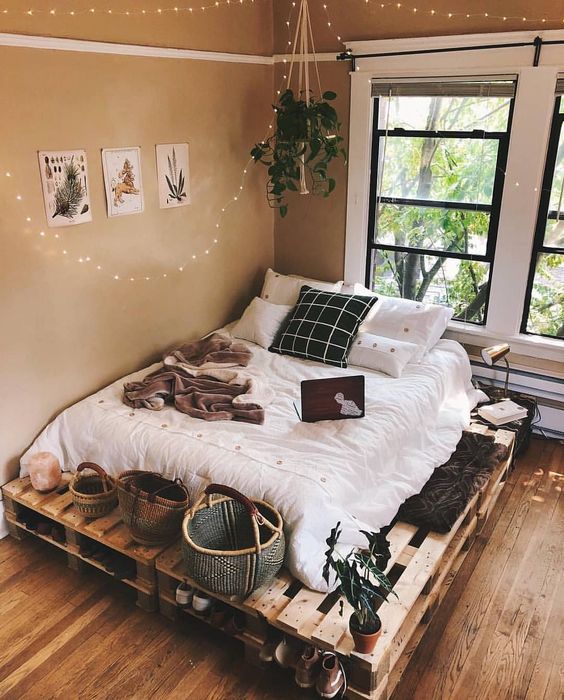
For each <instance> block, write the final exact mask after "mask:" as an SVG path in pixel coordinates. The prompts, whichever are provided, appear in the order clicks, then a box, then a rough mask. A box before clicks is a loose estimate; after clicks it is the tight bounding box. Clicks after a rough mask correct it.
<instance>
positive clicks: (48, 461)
mask: <svg viewBox="0 0 564 700" xmlns="http://www.w3.org/2000/svg"><path fill="white" fill-rule="evenodd" d="M27 468H28V470H29V478H30V480H31V485H32V486H33V488H34V489H35V490H36V491H39V492H41V493H48V492H49V491H53V490H54V489H56V488H57V486H58V485H59V484H60V483H61V465H60V464H59V460H58V459H57V458H56V457H55V455H54V454H52V453H51V452H36V453H35V454H34V455H32V456H31V457H30V458H29V462H28V464H27Z"/></svg>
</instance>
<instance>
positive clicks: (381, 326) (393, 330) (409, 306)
mask: <svg viewBox="0 0 564 700" xmlns="http://www.w3.org/2000/svg"><path fill="white" fill-rule="evenodd" d="M354 293H355V294H364V295H367V294H369V293H371V294H373V295H374V294H375V295H376V296H377V297H378V302H377V303H376V305H375V306H374V308H373V309H372V311H371V312H370V314H369V316H368V317H367V319H366V320H365V321H364V323H363V324H362V326H361V327H360V330H361V331H362V332H364V333H373V334H374V335H380V336H385V337H386V338H393V339H395V340H401V341H407V342H409V343H415V344H416V345H418V346H419V352H418V353H417V354H416V355H415V357H414V358H413V361H414V362H421V360H422V358H423V356H424V355H425V354H426V353H427V352H429V350H431V348H433V347H434V346H435V345H436V344H437V342H438V340H439V338H440V337H441V336H442V334H443V333H444V332H445V330H446V327H447V324H448V322H449V321H450V319H451V318H452V315H453V313H454V311H453V309H451V308H450V307H449V306H439V305H438V304H425V303H423V302H421V301H412V300H411V299H400V298H397V297H386V296H382V295H381V294H378V293H377V292H376V293H375V292H370V290H368V289H366V287H363V286H362V285H361V284H355V285H354Z"/></svg>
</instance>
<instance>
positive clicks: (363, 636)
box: [323, 522, 396, 654]
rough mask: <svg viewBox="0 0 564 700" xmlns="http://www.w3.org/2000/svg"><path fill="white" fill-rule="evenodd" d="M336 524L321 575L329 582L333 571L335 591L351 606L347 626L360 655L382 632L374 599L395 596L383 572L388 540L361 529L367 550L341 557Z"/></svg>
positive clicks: (386, 561)
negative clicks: (366, 542)
mask: <svg viewBox="0 0 564 700" xmlns="http://www.w3.org/2000/svg"><path fill="white" fill-rule="evenodd" d="M340 525H341V523H340V522H339V523H337V525H336V526H335V527H334V528H333V529H332V530H331V534H330V536H329V537H328V538H327V540H326V542H327V545H328V546H329V549H328V550H327V551H326V552H325V565H324V566H323V578H324V579H325V582H326V583H327V585H329V584H330V574H331V571H333V572H334V574H335V580H336V582H338V585H337V587H336V590H337V591H339V592H340V593H341V594H342V595H343V596H344V597H345V598H346V600H347V601H348V603H349V604H350V605H351V607H352V608H353V609H354V611H353V613H352V615H351V617H350V619H349V629H350V632H351V635H352V638H353V640H354V646H355V649H356V651H358V652H360V653H361V654H370V652H371V651H372V650H373V649H374V647H375V646H376V642H377V641H378V637H379V636H380V633H381V631H382V622H381V620H380V618H379V616H378V613H377V612H376V609H375V608H376V606H375V603H376V602H377V599H382V600H386V598H387V597H388V594H389V593H393V594H394V595H396V593H395V591H394V590H393V589H392V584H391V582H390V580H389V579H388V577H387V576H386V575H385V574H384V571H383V569H385V568H386V564H387V563H388V560H389V559H390V548H389V542H388V540H387V539H386V536H385V535H383V534H380V533H376V532H366V531H365V530H361V533H362V534H363V535H364V536H365V537H366V539H367V541H368V549H359V548H355V549H352V550H351V551H350V552H349V553H348V554H347V555H346V556H343V555H342V554H340V552H338V551H337V549H336V546H337V543H338V541H339V537H340V535H341V530H340ZM342 614H343V601H342V600H341V615H342Z"/></svg>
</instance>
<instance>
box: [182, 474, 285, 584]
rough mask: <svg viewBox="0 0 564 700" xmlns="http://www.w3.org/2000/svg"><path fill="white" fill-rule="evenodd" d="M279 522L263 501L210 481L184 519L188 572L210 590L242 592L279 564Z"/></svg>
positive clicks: (268, 578)
mask: <svg viewBox="0 0 564 700" xmlns="http://www.w3.org/2000/svg"><path fill="white" fill-rule="evenodd" d="M214 494H221V497H220V498H215V499H214V498H212V496H213V495H214ZM283 526H284V523H283V521H282V517H281V515H280V513H279V512H278V511H277V510H276V508H274V507H273V506H271V505H270V504H269V503H266V501H259V500H252V501H251V500H250V499H248V498H247V497H246V496H243V495H242V494H241V493H239V492H238V491H236V490H235V489H232V488H230V487H229V486H222V485H219V484H210V486H208V487H207V489H206V490H205V491H204V493H202V494H201V496H200V497H199V499H198V500H197V501H196V503H195V505H194V506H193V507H192V508H191V509H190V510H189V511H188V513H186V516H185V517H184V521H183V523H182V535H183V537H182V554H183V557H184V562H185V564H186V571H187V573H188V576H189V577H190V578H191V579H192V580H193V581H194V582H195V583H196V584H197V585H198V586H201V587H202V588H204V589H205V590H206V591H209V592H210V593H216V594H219V595H224V596H235V597H238V598H246V597H247V596H249V595H250V594H251V593H252V592H253V591H254V590H256V589H257V588H260V587H261V586H263V585H264V584H267V583H269V582H270V581H271V580H272V579H273V578H274V577H275V576H276V574H277V573H278V571H279V570H280V568H281V566H282V564H283V562H284V552H285V540H284V530H283Z"/></svg>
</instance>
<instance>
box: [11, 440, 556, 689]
mask: <svg viewBox="0 0 564 700" xmlns="http://www.w3.org/2000/svg"><path fill="white" fill-rule="evenodd" d="M563 475H564V446H562V445H560V444H558V443H556V442H547V441H542V440H533V442H532V444H531V447H530V449H529V451H528V452H527V454H526V455H524V456H523V457H522V458H520V459H519V460H518V462H517V465H516V469H515V471H514V472H513V473H512V474H511V475H510V477H509V479H508V482H507V485H506V487H505V488H504V489H503V491H502V492H501V495H500V498H499V500H498V503H497V505H496V510H495V512H494V515H493V517H492V518H491V519H490V520H488V522H487V523H486V526H485V529H484V531H483V532H482V533H481V534H480V535H479V537H478V538H477V540H476V542H475V544H474V546H473V547H472V549H471V550H470V552H469V554H468V556H467V558H466V559H465V560H464V563H463V565H462V567H461V569H460V572H459V574H458V576H457V577H456V579H455V580H454V582H453V583H452V585H451V588H450V590H449V592H448V594H447V596H446V598H445V600H444V602H443V604H442V606H441V608H440V609H439V611H438V612H437V613H436V615H435V617H434V618H433V620H432V621H431V623H430V624H429V627H428V630H427V632H426V634H425V636H424V637H423V640H422V642H421V644H420V645H419V647H418V648H417V650H416V651H415V653H414V655H413V658H412V660H411V662H410V664H409V665H408V667H407V669H406V672H405V673H404V675H403V677H402V679H401V681H400V683H399V684H398V686H397V688H396V691H395V693H394V695H393V700H412V699H414V700H443V699H444V700H470V699H472V700H473V699H475V698H480V700H489V698H496V700H497V699H501V700H503V699H505V698H507V699H508V700H509V699H512V700H562V699H563V698H564V671H563V669H564V594H563V593H562V591H563V586H564V578H563V570H564V551H563V550H564V547H563V542H564V496H563V495H562V488H563V486H564V476H563ZM313 697H317V696H316V695H315V693H313V692H309V691H303V690H300V689H298V688H297V687H296V686H295V685H294V683H293V680H292V677H291V673H290V672H289V671H285V670H283V669H279V668H277V667H270V668H268V669H267V670H265V671H259V670H257V669H255V668H254V667H252V666H249V665H248V664H247V663H246V662H245V661H244V658H243V650H242V646H241V645H240V643H239V642H237V641H236V640H233V639H230V638H227V637H225V635H223V634H222V633H221V632H218V631H216V630H214V629H212V628H210V627H209V626H207V625H204V624H202V623H201V622H199V621H198V620H196V619H193V618H189V617H186V619H185V620H183V621H182V622H178V623H172V622H170V621H168V620H167V619H166V618H164V617H162V616H160V615H158V614H151V613H147V612H144V611H142V610H140V609H139V608H137V607H136V606H135V601H134V598H133V597H132V595H131V591H130V590H128V589H126V587H124V586H122V585H120V584H119V583H117V582H116V581H114V580H112V579H109V578H108V577H107V576H105V575H104V574H103V573H102V572H100V571H96V570H91V571H89V572H88V573H87V574H79V573H77V572H75V571H71V570H70V569H68V568H66V566H65V554H64V552H62V551H60V550H55V549H54V548H50V547H49V545H47V544H46V543H43V542H39V541H37V540H35V539H34V538H31V537H29V538H27V539H25V540H24V541H22V542H16V541H14V540H12V539H11V538H6V539H4V540H2V541H0V698H2V700H4V699H6V700H51V699H55V698H58V699H60V700H67V699H69V698H72V699H73V700H74V698H77V699H84V700H110V699H111V700H122V699H124V700H125V699H128V700H129V699H130V698H131V699H133V700H149V699H151V700H153V699H155V700H176V699H177V698H178V700H180V699H182V700H238V699H240V700H259V699H260V700H294V698H295V699H296V700H298V698H302V699H304V700H307V699H308V698H313Z"/></svg>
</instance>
